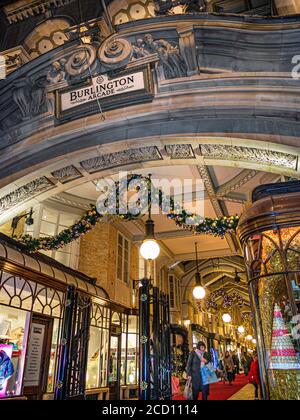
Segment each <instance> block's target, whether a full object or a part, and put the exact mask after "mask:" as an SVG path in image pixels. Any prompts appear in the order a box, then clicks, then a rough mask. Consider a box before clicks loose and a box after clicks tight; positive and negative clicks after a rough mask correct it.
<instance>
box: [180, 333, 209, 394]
mask: <svg viewBox="0 0 300 420" xmlns="http://www.w3.org/2000/svg"><path fill="white" fill-rule="evenodd" d="M210 362H211V356H210V354H209V353H208V352H207V351H206V345H205V344H204V343H203V342H202V341H200V342H199V343H198V344H197V348H196V350H194V351H192V352H191V353H190V355H189V359H188V363H187V367H186V372H187V375H188V379H191V381H192V389H193V400H195V401H196V400H198V397H199V393H200V392H202V400H203V401H206V400H208V397H209V385H203V380H202V376H201V367H203V366H204V365H207V364H208V363H210Z"/></svg>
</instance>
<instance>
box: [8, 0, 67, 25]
mask: <svg viewBox="0 0 300 420" xmlns="http://www.w3.org/2000/svg"><path fill="white" fill-rule="evenodd" d="M74 1H75V0H18V1H15V2H13V3H12V4H9V5H7V6H5V7H4V13H5V15H6V17H7V19H8V21H9V23H11V24H12V23H16V22H18V21H22V20H25V19H28V18H30V17H32V16H35V15H39V14H42V13H45V12H46V11H47V10H48V9H50V8H51V7H53V6H54V7H60V6H64V5H66V4H69V3H72V2H74Z"/></svg>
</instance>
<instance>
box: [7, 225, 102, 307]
mask: <svg viewBox="0 0 300 420" xmlns="http://www.w3.org/2000/svg"><path fill="white" fill-rule="evenodd" d="M0 261H2V262H3V263H5V262H6V263H12V264H14V265H17V266H20V267H22V268H25V269H28V270H31V271H32V272H35V273H38V274H40V275H44V276H46V277H50V278H52V279H53V280H55V281H57V282H59V283H62V284H64V285H65V286H68V285H74V286H75V287H76V288H77V289H79V290H81V291H83V292H85V293H88V294H90V295H93V296H96V297H99V298H101V299H105V300H109V295H108V293H107V292H106V290H104V289H103V288H102V287H100V286H98V285H96V279H92V278H91V277H88V276H86V275H85V274H83V273H80V272H79V271H76V270H73V269H71V268H69V267H66V266H64V265H63V264H61V263H59V262H58V261H56V260H54V259H53V258H50V257H48V256H46V255H44V254H41V253H30V252H29V251H28V250H27V249H26V247H25V246H24V245H23V244H20V243H19V242H18V241H16V240H14V239H12V238H9V237H8V236H6V235H4V234H2V233H0Z"/></svg>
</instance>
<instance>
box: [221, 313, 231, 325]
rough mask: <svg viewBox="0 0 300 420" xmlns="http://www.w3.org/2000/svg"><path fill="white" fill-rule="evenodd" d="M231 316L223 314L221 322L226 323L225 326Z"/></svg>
mask: <svg viewBox="0 0 300 420" xmlns="http://www.w3.org/2000/svg"><path fill="white" fill-rule="evenodd" d="M231 319H232V318H231V316H230V315H229V314H224V315H223V321H224V322H226V323H227V324H228V323H229V322H231Z"/></svg>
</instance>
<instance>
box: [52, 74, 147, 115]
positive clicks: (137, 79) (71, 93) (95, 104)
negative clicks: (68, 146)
mask: <svg viewBox="0 0 300 420" xmlns="http://www.w3.org/2000/svg"><path fill="white" fill-rule="evenodd" d="M149 75H150V73H149V69H148V68H144V69H142V70H140V71H136V72H132V73H125V74H122V75H119V76H118V77H112V78H110V77H109V76H108V75H99V76H97V77H94V78H92V80H91V81H89V83H88V84H85V85H82V86H80V87H77V88H76V89H74V88H73V89H70V88H68V89H64V90H61V91H58V92H57V96H56V101H57V102H56V115H57V118H58V119H66V118H68V119H69V118H72V117H77V118H78V117H80V116H84V115H85V114H89V113H94V112H95V111H97V110H98V111H99V105H100V106H101V108H103V110H108V109H112V108H116V107H120V106H123V105H128V106H129V105H130V104H135V103H137V102H141V101H145V100H147V99H150V98H151V99H152V97H153V92H152V82H151V78H150V77H149Z"/></svg>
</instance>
